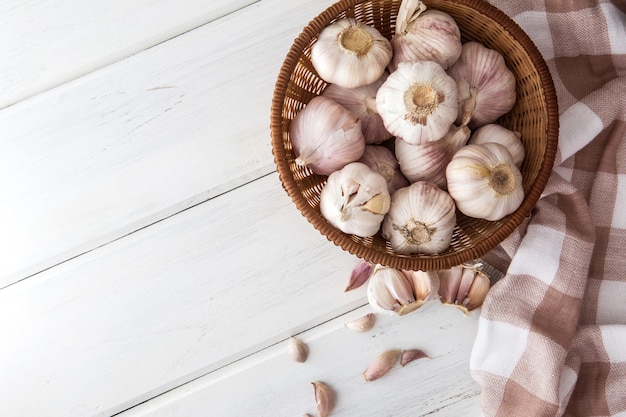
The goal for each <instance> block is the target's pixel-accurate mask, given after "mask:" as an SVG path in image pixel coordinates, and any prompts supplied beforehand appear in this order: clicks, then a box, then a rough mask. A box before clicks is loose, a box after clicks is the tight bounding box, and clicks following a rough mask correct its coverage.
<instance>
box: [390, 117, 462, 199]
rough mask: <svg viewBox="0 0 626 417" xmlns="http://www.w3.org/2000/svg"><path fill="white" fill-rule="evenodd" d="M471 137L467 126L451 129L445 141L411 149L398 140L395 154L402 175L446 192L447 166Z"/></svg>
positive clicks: (452, 127) (412, 146) (428, 143)
mask: <svg viewBox="0 0 626 417" xmlns="http://www.w3.org/2000/svg"><path fill="white" fill-rule="evenodd" d="M469 137H470V130H469V128H468V127H467V126H464V125H461V126H458V127H457V126H455V125H452V126H451V127H450V130H449V131H448V133H446V135H445V136H444V137H443V138H441V139H439V140H437V141H434V142H427V143H424V144H421V145H410V144H409V143H407V142H406V141H404V140H402V139H399V138H397V139H396V141H395V153H396V158H397V159H398V163H399V165H400V171H401V172H402V174H404V176H405V177H406V178H407V179H408V180H409V181H410V182H416V181H431V182H434V183H435V184H437V185H438V186H439V188H441V189H446V166H447V165H448V163H449V162H450V160H451V159H452V155H454V154H455V153H456V151H458V150H459V149H460V148H461V147H462V146H464V145H465V143H466V142H467V140H468V138H469Z"/></svg>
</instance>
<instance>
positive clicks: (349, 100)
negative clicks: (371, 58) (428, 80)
mask: <svg viewBox="0 0 626 417" xmlns="http://www.w3.org/2000/svg"><path fill="white" fill-rule="evenodd" d="M387 75H388V74H387V73H384V74H383V76H382V77H381V78H380V79H378V80H377V81H375V82H374V83H372V84H368V85H364V86H361V87H355V88H345V87H341V86H340V85H337V84H330V85H328V86H327V87H326V89H325V90H324V91H323V92H322V95H323V96H324V97H328V98H330V99H332V100H335V102H337V103H339V104H341V105H342V106H343V107H345V108H346V109H348V110H350V111H351V112H352V113H353V114H354V115H355V116H356V117H358V118H359V120H360V121H361V131H362V132H363V137H364V138H365V143H366V144H378V143H381V142H383V141H385V140H387V139H389V138H391V134H390V133H389V132H388V131H387V129H386V128H385V124H384V123H383V119H382V118H381V117H380V115H379V114H378V110H377V109H376V92H377V91H378V89H379V88H380V86H381V85H382V84H383V82H384V81H385V80H386V79H387Z"/></svg>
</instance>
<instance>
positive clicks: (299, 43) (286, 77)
mask: <svg viewBox="0 0 626 417" xmlns="http://www.w3.org/2000/svg"><path fill="white" fill-rule="evenodd" d="M362 2H363V1H360V0H340V1H338V2H337V3H335V4H333V5H331V6H330V7H328V8H327V9H325V10H324V11H323V12H321V13H320V14H319V15H317V16H316V17H315V18H313V19H312V20H311V21H310V22H309V23H308V24H307V25H306V26H305V27H304V28H303V30H302V31H301V33H300V34H299V36H298V37H297V38H296V39H295V40H294V42H293V44H292V46H291V48H290V50H289V52H288V53H287V56H286V57H285V59H284V61H283V64H282V66H281V69H280V72H279V74H278V77H277V80H276V84H275V87H274V94H273V97H272V105H271V123H270V130H271V138H272V140H271V143H272V153H273V155H274V162H275V164H276V167H277V171H278V174H279V178H280V180H281V183H282V186H283V188H284V189H285V191H286V192H287V194H288V195H289V196H290V198H291V199H292V201H293V202H294V204H295V205H296V207H297V208H298V210H300V212H301V213H302V215H303V216H304V217H305V218H306V219H307V220H308V221H309V222H310V223H311V224H312V225H313V226H314V227H315V228H316V229H317V230H318V231H319V232H320V233H321V234H322V235H324V236H325V237H326V238H327V239H328V240H329V241H331V242H333V243H334V244H335V245H337V246H339V247H341V248H343V249H344V250H346V251H348V252H349V253H351V254H353V255H355V256H357V257H359V258H361V259H367V260H368V261H370V262H373V263H378V264H382V265H386V266H389V267H393V268H399V269H407V270H417V269H422V270H433V269H447V268H450V267H451V266H454V265H459V264H461V263H464V262H468V261H471V260H473V259H477V258H480V257H481V256H483V255H484V254H485V253H487V252H489V251H490V250H492V249H493V248H495V247H496V246H497V245H498V244H499V243H500V242H502V240H504V239H505V238H506V237H507V236H509V235H510V234H511V233H513V231H514V230H515V229H516V228H517V227H518V226H519V225H520V224H521V223H522V222H523V220H524V219H525V218H526V217H528V216H529V215H530V214H531V211H532V209H533V208H534V207H535V205H536V203H537V201H538V200H539V198H540V196H541V193H542V192H543V190H544V188H545V186H546V185H547V182H548V179H549V177H550V175H551V172H552V167H553V164H554V160H555V158H556V152H557V143H558V133H559V123H558V103H557V97H556V91H555V88H554V83H553V80H552V76H551V74H550V71H549V69H548V66H547V64H546V62H545V60H544V59H543V57H542V55H541V53H540V52H539V50H538V48H537V47H536V45H535V44H534V42H533V41H532V40H531V39H530V37H529V36H528V35H527V34H526V32H524V30H522V28H521V27H520V26H519V25H517V23H515V21H513V20H512V19H511V18H510V17H509V16H507V15H506V14H505V13H504V12H502V11H501V10H500V9H498V8H497V7H495V6H493V5H491V4H490V3H487V2H486V1H484V0H455V1H454V2H455V3H457V4H460V5H463V6H466V7H469V8H472V9H474V10H475V11H476V12H478V13H480V14H482V15H484V16H486V17H488V18H490V19H491V20H493V21H495V22H496V23H497V24H499V25H500V26H501V27H502V28H503V29H504V30H505V31H506V32H508V33H509V34H510V36H511V37H512V38H513V39H514V40H515V41H516V42H517V43H518V44H519V45H521V47H522V48H523V49H524V50H525V51H526V53H527V54H528V57H529V58H530V60H531V62H532V64H533V66H534V67H535V69H536V71H537V73H538V75H539V80H540V83H541V87H542V89H543V95H544V97H545V100H546V102H545V106H546V113H547V126H546V148H545V153H544V158H543V161H542V163H541V166H540V169H539V172H538V173H537V177H536V178H535V181H534V182H533V184H532V186H531V187H530V189H529V190H528V192H527V193H526V195H525V197H524V200H523V202H522V204H521V205H520V207H519V208H518V209H517V210H516V211H515V212H514V213H512V214H511V215H509V216H508V219H507V220H506V222H505V223H504V224H503V225H502V226H501V227H500V228H499V229H498V230H497V231H496V232H495V233H493V234H492V235H491V236H488V237H486V238H485V239H483V240H482V241H481V242H480V243H479V244H477V245H475V246H472V247H468V248H464V249H462V250H459V251H456V252H449V253H442V254H439V255H424V254H415V255H392V254H388V253H383V252H380V251H377V250H375V249H372V248H369V247H366V246H364V245H363V244H361V243H358V242H356V241H354V240H353V239H352V238H351V236H350V235H347V234H344V233H342V232H341V231H339V230H338V229H336V228H334V227H333V226H331V225H330V224H329V223H328V222H327V221H326V220H325V219H324V218H323V217H322V216H321V214H320V213H319V212H318V211H317V210H316V209H315V208H313V207H311V205H310V204H309V202H308V201H307V200H306V198H305V197H304V196H303V195H302V193H301V192H300V189H299V188H298V185H297V183H296V181H295V179H294V178H293V175H292V172H291V170H290V166H289V160H288V158H287V154H286V150H285V148H284V143H283V118H282V110H283V104H284V100H285V97H286V90H287V86H288V84H289V81H290V78H291V75H292V73H293V72H294V70H295V67H296V65H297V63H298V61H299V59H300V56H301V54H302V52H303V50H304V48H305V47H306V46H307V45H308V44H309V43H310V42H311V40H312V39H313V38H314V37H316V36H317V34H318V33H319V31H320V30H321V29H322V28H323V27H325V26H327V25H328V24H329V23H330V22H331V21H332V20H333V19H335V18H336V16H337V15H338V14H339V13H341V12H343V11H345V10H347V9H349V8H351V7H354V6H355V5H357V4H359V3H362Z"/></svg>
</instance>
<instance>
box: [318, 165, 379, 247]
mask: <svg viewBox="0 0 626 417" xmlns="http://www.w3.org/2000/svg"><path fill="white" fill-rule="evenodd" d="M389 207H390V196H389V191H388V189H387V181H385V178H383V176H382V175H380V174H378V173H377V172H374V171H372V170H371V169H370V168H369V167H368V166H367V165H365V164H362V163H360V162H352V163H350V164H348V165H346V166H345V167H343V168H342V169H340V170H338V171H335V172H333V173H332V174H330V175H329V176H328V181H327V182H326V184H325V185H324V188H322V191H321V193H320V212H321V214H322V216H323V217H324V218H325V219H326V220H327V221H328V222H329V223H330V224H331V225H332V226H334V227H336V228H337V229H339V230H341V231H342V232H344V233H347V234H352V235H356V236H361V237H370V236H374V235H375V234H376V233H377V232H378V230H379V229H380V224H381V222H382V221H383V218H384V216H385V214H386V213H387V211H389Z"/></svg>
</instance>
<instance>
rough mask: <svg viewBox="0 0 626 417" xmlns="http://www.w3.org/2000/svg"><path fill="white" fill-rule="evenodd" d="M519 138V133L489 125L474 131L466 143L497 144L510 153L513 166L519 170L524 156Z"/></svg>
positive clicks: (520, 135)
mask: <svg viewBox="0 0 626 417" xmlns="http://www.w3.org/2000/svg"><path fill="white" fill-rule="evenodd" d="M521 137H522V134H521V133H520V132H514V131H512V130H509V129H507V128H506V127H504V126H501V125H499V124H495V123H490V124H488V125H484V126H481V127H479V128H478V129H476V131H474V133H472V137H470V139H469V141H468V142H467V143H468V144H472V143H473V144H476V145H480V144H482V143H486V142H495V143H499V144H500V145H502V146H504V147H505V148H506V149H507V150H508V151H509V152H510V153H511V156H512V157H513V162H514V163H515V166H516V167H518V168H521V167H522V162H523V161H524V156H525V151H524V144H523V143H522V140H521Z"/></svg>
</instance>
